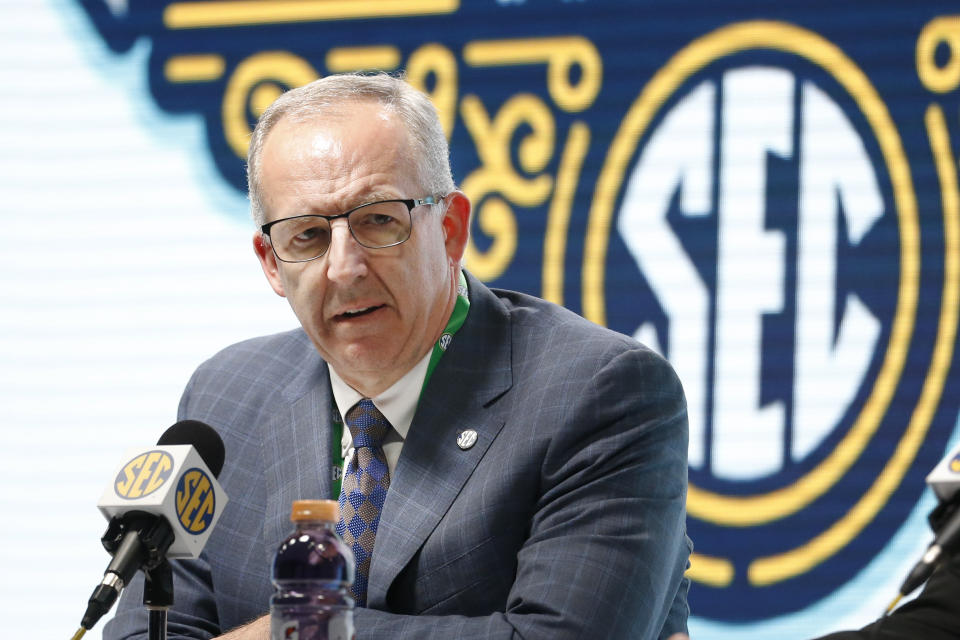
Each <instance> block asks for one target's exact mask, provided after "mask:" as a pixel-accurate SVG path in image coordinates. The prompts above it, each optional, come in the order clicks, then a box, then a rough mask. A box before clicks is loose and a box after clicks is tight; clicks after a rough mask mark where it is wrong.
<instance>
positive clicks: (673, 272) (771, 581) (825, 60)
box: [583, 21, 955, 621]
mask: <svg viewBox="0 0 960 640" xmlns="http://www.w3.org/2000/svg"><path fill="white" fill-rule="evenodd" d="M921 226H922V225H921V223H920V219H919V216H918V211H917V203H916V197H915V192H914V185H913V177H912V175H911V167H910V163H909V160H908V155H907V153H906V152H905V150H904V148H903V145H902V142H901V137H900V135H899V133H898V131H897V128H896V126H895V125H894V121H893V119H892V118H891V116H890V114H889V113H888V110H887V108H886V106H885V104H884V101H883V99H882V98H881V96H880V95H879V94H878V93H877V91H876V90H875V89H874V88H873V86H872V85H871V82H870V80H869V79H868V77H867V75H866V74H865V73H863V71H861V70H860V69H859V68H858V66H857V64H856V63H855V62H854V61H853V60H851V59H850V58H849V57H847V56H846V55H845V54H844V52H843V51H841V50H840V49H839V48H837V47H836V46H835V45H833V44H832V43H831V42H829V41H828V40H826V39H824V38H823V37H821V36H819V35H817V34H815V33H813V32H810V31H807V30H804V29H801V28H799V27H796V26H793V25H790V24H787V23H782V22H768V21H763V22H745V23H739V24H733V25H730V26H727V27H724V28H722V29H719V30H717V31H715V32H713V33H710V34H708V35H706V36H704V37H702V38H700V39H698V40H695V41H694V42H692V43H691V44H690V45H688V46H687V47H686V48H684V49H683V50H681V51H680V52H679V53H677V54H676V55H675V56H674V57H673V58H672V59H671V60H670V61H669V62H668V63H667V64H666V65H665V66H663V67H662V68H661V69H660V70H659V71H658V72H657V73H656V74H655V75H654V76H653V78H652V79H651V80H650V82H649V83H648V84H647V85H646V86H645V87H644V88H643V89H642V91H641V92H640V94H639V97H638V98H637V99H636V100H635V101H634V103H633V104H632V105H631V107H630V109H629V110H628V112H627V114H626V116H625V117H624V119H623V122H622V123H621V126H620V128H619V131H618V133H617V134H616V136H615V139H614V142H613V144H612V145H611V147H610V150H609V152H608V155H607V158H606V161H605V164H604V167H603V169H602V171H601V174H600V178H599V181H598V184H597V188H596V192H595V196H594V199H593V203H592V206H591V211H590V221H589V226H588V234H587V238H586V259H585V262H584V271H583V278H584V280H583V295H584V299H583V307H584V313H585V315H586V316H587V317H589V318H591V319H593V320H594V321H597V322H599V323H602V324H607V325H609V326H611V327H613V328H616V329H618V330H621V331H624V332H626V333H630V334H632V335H634V336H635V337H636V338H637V339H638V340H640V341H641V342H644V343H646V344H648V345H650V346H652V347H654V348H656V349H658V350H660V351H661V352H662V353H664V354H665V355H666V356H667V357H668V358H669V359H670V361H671V362H672V363H673V364H674V366H675V367H676V369H677V372H678V374H679V375H680V378H681V380H682V381H683V384H684V388H685V390H686V394H687V399H688V403H689V417H690V451H689V458H690V492H689V497H688V512H689V516H690V530H691V536H692V537H693V539H694V541H695V543H696V547H697V552H696V553H695V555H694V557H693V558H692V560H691V564H692V566H691V569H690V573H689V575H690V577H691V578H692V579H693V580H694V581H695V582H696V583H697V586H696V587H695V589H699V590H700V595H699V596H697V597H696V603H697V605H696V609H697V613H698V614H699V615H703V616H706V617H711V618H715V619H721V620H730V621H734V620H756V619H762V618H766V617H770V616H773V615H776V614H779V613H783V612H785V611H789V610H796V609H800V608H802V607H804V606H805V605H807V604H809V603H810V602H812V601H815V600H817V599H818V598H820V597H823V596H825V595H827V594H829V593H830V592H832V591H833V590H834V589H836V588H837V587H838V586H839V585H840V584H842V583H843V582H844V581H846V580H849V579H850V578H851V577H852V576H853V575H854V574H855V573H856V572H857V571H858V570H859V569H861V568H862V567H863V566H864V565H865V564H866V562H868V561H869V560H870V559H871V558H872V557H873V555H875V554H876V552H877V551H878V550H879V549H880V548H881V547H882V546H883V544H885V542H886V541H887V540H888V539H889V537H890V536H891V535H892V533H893V532H894V531H895V530H896V527H897V526H898V525H899V524H901V523H902V522H903V520H904V519H905V518H906V516H907V514H908V512H909V509H910V508H911V507H912V505H913V503H914V502H915V500H916V497H917V495H918V494H919V492H920V490H921V489H922V486H923V485H922V475H923V473H925V472H926V471H927V470H929V468H931V467H932V466H933V464H934V463H935V462H936V455H937V454H936V451H935V450H931V451H930V452H926V451H925V452H924V453H923V455H920V453H921V446H922V445H923V443H924V440H925V438H926V437H927V436H928V435H929V433H928V432H929V427H930V424H931V418H932V415H933V412H934V409H935V408H936V407H937V405H938V403H939V402H940V400H941V396H942V393H941V392H942V388H943V380H944V376H945V367H944V366H943V360H944V357H945V358H946V362H949V359H950V357H952V353H953V334H952V333H951V332H950V331H946V332H944V331H940V332H931V331H920V330H919V326H920V325H919V324H918V323H920V322H924V323H927V324H929V323H930V322H933V323H934V326H936V324H935V323H936V321H937V316H936V315H933V317H932V318H930V317H927V315H928V314H926V313H924V314H919V313H918V300H919V299H920V298H921V295H923V296H924V297H925V299H926V298H931V299H933V300H937V301H939V300H940V299H941V291H942V290H943V289H944V288H945V287H946V285H947V284H948V283H946V282H945V280H944V278H945V277H946V276H945V275H944V273H943V271H940V272H939V273H937V272H935V271H931V272H930V274H929V276H928V274H927V273H925V272H924V271H923V270H922V269H921V260H920V255H921V242H922V228H921ZM933 231H935V232H936V233H938V234H941V235H942V234H943V233H944V232H943V231H942V230H941V229H939V228H937V229H935V230H933ZM624 264H627V265H631V266H632V269H628V270H629V271H631V272H632V273H635V276H634V280H633V281H632V282H630V283H629V286H625V283H624V276H623V275H622V271H621V270H620V267H621V266H622V265H624ZM941 264H942V262H941ZM610 265H617V269H618V275H617V278H616V280H617V282H616V283H607V282H606V278H605V276H606V274H607V273H608V272H609V269H611V268H613V267H611V266H610ZM949 275H950V274H947V276H949ZM951 277H952V276H951ZM625 291H627V292H629V293H625ZM638 309H639V310H641V311H640V312H638ZM638 314H639V315H638ZM948 321H949V319H948ZM941 324H942V323H941ZM924 326H926V325H924ZM953 326H955V319H953ZM938 358H939V360H938ZM937 363H939V364H937ZM917 372H919V375H917ZM954 411H955V408H954ZM954 415H955V414H954ZM944 440H945V437H944ZM944 440H941V441H940V444H941V446H942V444H943V443H944ZM904 487H906V490H904ZM704 591H707V592H709V595H705V594H704V593H703V592H704ZM744 602H750V603H751V606H750V607H743V606H742V603H744Z"/></svg>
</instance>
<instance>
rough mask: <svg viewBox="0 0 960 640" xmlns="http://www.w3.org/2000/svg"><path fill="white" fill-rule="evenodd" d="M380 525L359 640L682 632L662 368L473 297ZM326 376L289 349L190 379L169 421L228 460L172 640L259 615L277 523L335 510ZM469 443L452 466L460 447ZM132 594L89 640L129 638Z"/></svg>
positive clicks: (134, 621) (267, 591) (651, 357)
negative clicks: (322, 505)
mask: <svg viewBox="0 0 960 640" xmlns="http://www.w3.org/2000/svg"><path fill="white" fill-rule="evenodd" d="M469 287H470V299H471V306H470V312H469V315H468V317H467V320H466V323H465V324H464V325H463V327H462V328H461V329H460V331H459V332H458V333H457V335H456V337H455V338H454V340H453V342H452V344H451V345H450V347H449V348H448V349H447V352H446V353H445V354H444V356H443V358H442V359H441V360H440V363H439V365H438V367H437V369H436V371H435V372H434V374H433V376H432V378H431V380H430V381H429V384H428V387H427V388H426V389H425V392H424V394H423V397H422V399H421V401H420V404H419V406H418V408H417V412H416V415H415V417H414V419H413V423H412V425H411V428H410V432H409V434H408V437H407V440H406V441H405V443H404V445H403V451H402V453H401V456H400V460H399V461H398V463H397V467H396V471H395V472H394V474H393V475H392V477H391V484H390V491H389V493H388V495H387V500H386V503H385V505H384V508H383V513H382V516H381V520H380V528H379V531H378V533H377V541H376V547H375V551H374V555H373V560H372V565H371V568H370V583H369V593H368V608H367V609H358V610H357V611H356V614H355V623H356V629H357V638H358V639H360V640H366V639H378V638H436V639H443V640H450V639H463V638H528V639H536V638H547V639H561V638H592V639H597V638H601V639H602V638H651V639H653V638H657V637H667V636H668V635H670V634H671V633H673V632H675V631H682V630H685V629H686V618H687V613H688V609H687V600H686V594H687V587H688V582H687V581H686V579H685V578H684V577H683V572H684V569H685V567H686V564H687V557H688V555H689V551H690V547H689V540H688V539H687V537H686V535H685V523H684V521H685V511H684V502H685V498H686V477H687V475H686V460H687V458H686V452H687V421H686V408H685V401H684V397H683V391H682V389H681V387H680V383H679V382H678V380H677V377H676V375H675V374H674V372H673V370H672V369H671V367H670V366H669V365H668V364H667V363H666V362H665V361H664V360H663V359H662V358H660V357H659V356H657V355H656V354H654V353H653V352H651V351H650V350H648V349H646V348H645V347H643V346H641V345H639V344H637V343H636V342H635V341H633V340H631V339H630V338H627V337H625V336H623V335H620V334H617V333H614V332H612V331H609V330H606V329H603V328H600V327H598V326H596V325H594V324H591V323H589V322H587V321H586V320H584V319H582V318H580V317H579V316H577V315H575V314H573V313H571V312H569V311H567V310H565V309H562V308H561V307H558V306H556V305H553V304H549V303H546V302H544V301H542V300H538V299H536V298H532V297H529V296H525V295H522V294H518V293H512V292H505V291H491V290H490V289H488V288H487V287H485V286H484V285H482V284H481V283H480V282H478V281H477V280H475V279H473V278H469ZM333 411H334V406H333V403H332V399H331V392H330V382H329V376H328V371H327V366H326V364H325V363H324V362H323V361H322V360H321V359H320V357H319V355H318V354H317V352H316V350H315V349H314V348H313V346H312V345H311V343H310V341H309V340H308V339H307V337H306V336H305V335H304V334H303V332H302V331H299V330H297V331H292V332H289V333H283V334H279V335H275V336H268V337H264V338H257V339H254V340H250V341H247V342H243V343H240V344H237V345H234V346H232V347H229V348H228V349H226V350H224V351H223V352H221V353H220V354H218V355H216V356H214V357H213V358H212V359H211V360H209V361H208V362H206V363H204V364H203V365H202V366H201V367H200V368H199V369H198V370H197V372H196V373H195V374H194V376H193V378H192V379H191V380H190V383H189V385H188V386H187V388H186V391H185V392H184V395H183V399H182V400H181V404H180V412H179V414H180V418H181V419H185V418H192V419H195V420H201V421H203V422H206V423H208V424H210V425H211V426H213V427H214V428H215V429H216V430H217V431H218V432H219V433H220V434H221V435H222V436H223V439H224V442H225V444H226V463H225V464H224V467H223V472H222V474H221V476H220V480H221V483H222V484H223V486H224V489H225V490H226V491H227V494H228V495H229V497H230V503H229V504H228V505H227V507H226V509H225V510H224V512H223V515H222V517H221V519H220V522H219V523H218V525H217V528H216V529H215V531H214V532H213V534H212V535H211V537H210V540H209V542H208V543H207V546H206V549H205V550H204V553H203V555H202V556H201V558H200V559H199V560H197V561H189V562H175V563H174V564H175V565H176V566H175V599H176V602H175V605H174V608H173V609H172V610H171V612H170V624H169V633H170V637H171V638H176V637H189V638H208V637H211V636H216V635H218V634H220V633H222V632H226V631H228V630H229V629H231V628H233V627H235V626H237V625H239V624H241V623H245V622H248V621H250V620H251V619H254V618H256V617H258V616H260V615H263V614H264V613H266V612H267V611H268V606H269V604H268V603H269V597H270V595H271V593H272V586H271V583H270V567H271V562H272V558H273V554H274V552H275V550H276V548H277V545H278V544H279V543H280V541H281V540H282V539H283V538H284V537H285V535H286V534H288V533H289V531H291V530H292V525H291V523H290V522H289V512H290V504H291V502H292V501H293V500H297V499H301V498H336V496H333V495H332V494H331V475H332V473H331V452H332V451H333V450H334V448H335V447H339V443H337V442H334V441H333V436H332V434H331V429H330V428H329V424H330V416H331V414H332V412H333ZM465 429H473V430H475V431H476V432H477V434H478V436H479V438H478V440H477V443H476V444H475V445H474V446H473V447H472V448H470V449H467V450H466V451H463V450H461V449H460V448H459V447H458V446H457V444H456V440H457V435H458V434H459V433H460V432H461V431H463V430H465ZM141 589H142V587H141V584H140V582H139V578H138V580H137V581H136V582H134V583H133V584H132V585H131V586H130V587H129V588H128V589H127V590H126V592H125V594H124V596H123V598H122V600H121V603H120V605H119V610H118V613H117V615H116V618H115V619H114V620H113V621H111V623H110V624H109V625H108V626H107V629H106V632H105V634H104V638H107V639H115V638H131V637H145V630H146V615H145V613H144V612H143V611H142V607H141V605H140V599H141V597H142V596H141V593H142V592H141Z"/></svg>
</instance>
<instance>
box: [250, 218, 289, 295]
mask: <svg viewBox="0 0 960 640" xmlns="http://www.w3.org/2000/svg"><path fill="white" fill-rule="evenodd" d="M253 251H254V253H256V254H257V258H258V259H259V260H260V267H261V268H262V269H263V275H265V276H267V282H269V283H270V286H271V287H272V288H273V290H274V291H275V292H276V294H277V295H278V296H281V297H284V298H285V297H286V294H285V293H284V291H283V280H282V279H281V278H280V268H279V266H278V265H277V256H276V255H274V253H273V249H272V248H271V247H270V243H269V242H267V237H266V236H265V235H263V233H261V232H260V231H254V232H253Z"/></svg>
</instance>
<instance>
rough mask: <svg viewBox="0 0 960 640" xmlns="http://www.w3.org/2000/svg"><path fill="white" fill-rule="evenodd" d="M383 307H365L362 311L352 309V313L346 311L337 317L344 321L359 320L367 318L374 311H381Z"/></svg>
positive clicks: (380, 305)
mask: <svg viewBox="0 0 960 640" xmlns="http://www.w3.org/2000/svg"><path fill="white" fill-rule="evenodd" d="M381 307H383V305H382V304H379V305H375V306H373V307H363V308H362V309H351V310H350V311H344V312H343V313H341V314H338V315H337V317H338V318H341V319H344V320H349V319H351V318H359V317H360V316H365V315H368V314H370V313H373V312H374V311H376V310H377V309H380V308H381Z"/></svg>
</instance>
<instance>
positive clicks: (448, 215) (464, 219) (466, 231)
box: [441, 191, 470, 263]
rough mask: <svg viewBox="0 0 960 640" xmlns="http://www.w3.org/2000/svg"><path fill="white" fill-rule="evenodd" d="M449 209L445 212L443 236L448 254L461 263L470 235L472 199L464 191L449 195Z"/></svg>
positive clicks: (454, 260)
mask: <svg viewBox="0 0 960 640" xmlns="http://www.w3.org/2000/svg"><path fill="white" fill-rule="evenodd" d="M446 199H447V210H446V212H444V214H443V222H442V223H441V224H442V225H443V238H444V243H445V245H446V248H447V256H448V257H449V258H450V260H451V261H453V262H456V263H459V262H460V260H461V259H462V258H463V252H464V251H465V250H466V247H467V237H468V236H469V235H470V199H469V198H467V196H466V195H464V193H463V192H462V191H454V192H452V193H450V194H449V195H448V196H447V198H446Z"/></svg>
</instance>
